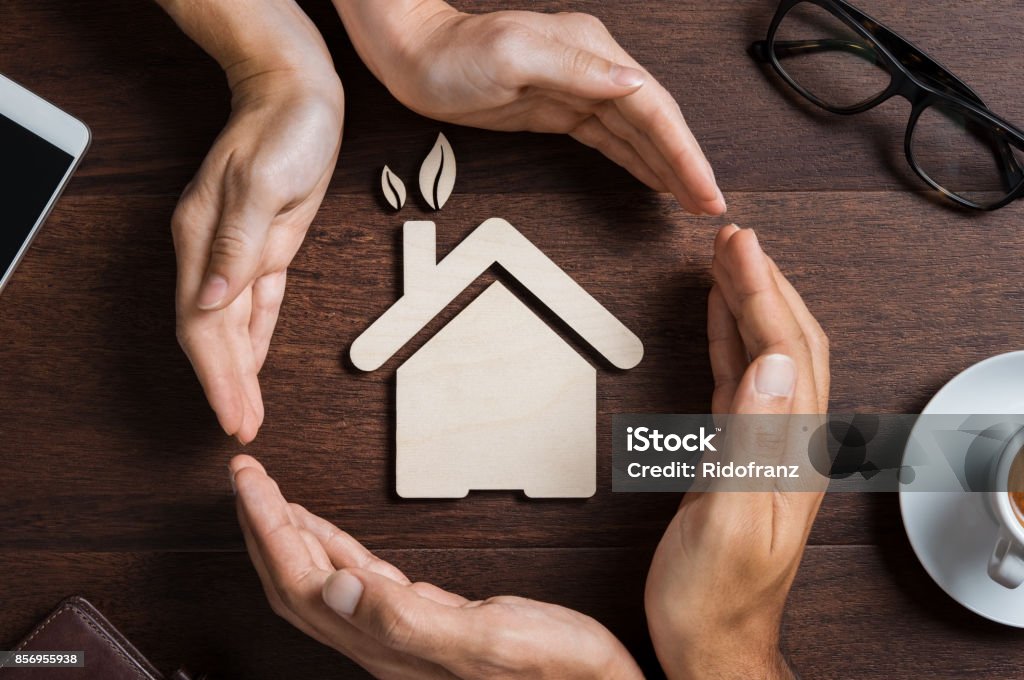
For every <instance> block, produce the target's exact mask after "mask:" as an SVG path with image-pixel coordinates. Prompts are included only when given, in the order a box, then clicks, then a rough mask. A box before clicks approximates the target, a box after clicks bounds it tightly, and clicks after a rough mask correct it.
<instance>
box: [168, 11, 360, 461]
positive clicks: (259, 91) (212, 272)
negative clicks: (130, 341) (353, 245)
mask: <svg viewBox="0 0 1024 680" xmlns="http://www.w3.org/2000/svg"><path fill="white" fill-rule="evenodd" d="M161 3H162V4H163V5H164V6H165V7H166V9H167V10H168V12H169V13H170V14H171V16H172V17H173V18H174V19H175V20H176V21H177V22H178V23H179V25H181V27H182V28H183V29H184V30H185V31H186V32H187V33H189V35H190V36H192V37H193V38H194V39H195V40H196V41H197V42H198V43H199V44H200V45H201V46H202V47H204V48H205V49H206V50H207V51H208V52H210V54H211V55H212V56H214V57H215V58H216V59H217V60H218V61H219V62H220V64H221V66H223V67H224V69H225V73H226V74H227V77H228V83H229V85H230V86H231V89H232V111H231V117H230V119H229V120H228V123H227V127H225V129H224V131H223V132H222V133H221V134H220V136H219V137H218V138H217V140H216V141H215V142H214V144H213V148H212V149H211V150H210V152H209V154H208V155H207V157H206V159H205V160H204V161H203V164H202V166H201V167H200V168H199V171H198V173H197V174H196V176H195V178H194V179H193V180H192V182H191V183H190V184H189V185H188V187H186V189H185V191H184V194H183V195H182V197H181V200H180V202H179V203H178V207H177V209H176V210H175V213H174V217H173V218H172V230H173V233H174V248H175V252H176V254H177V258H178V284H177V318H178V323H177V328H178V340H179V342H180V343H181V346H182V348H183V349H184V350H185V353H186V354H187V355H188V357H189V360H190V361H191V362H192V366H193V367H194V368H195V371H196V374H197V375H198V376H199V380H200V382H201V383H202V385H203V389H204V390H205V391H206V397H207V399H208V400H209V402H210V405H211V406H212V407H213V409H214V411H216V413H217V418H218V420H219V421H220V424H221V427H223V428H224V431H225V432H227V433H228V434H229V435H234V436H236V437H237V438H238V439H239V441H241V442H242V443H247V442H249V441H251V440H252V439H253V438H254V437H255V436H256V432H257V430H258V429H259V427H260V425H261V424H262V422H263V400H262V397H261V395H260V386H259V381H258V379H257V375H258V374H259V371H260V369H261V368H262V366H263V362H264V360H265V359H266V356H267V350H268V348H269V346H270V338H271V335H272V334H273V332H274V326H275V325H276V323H277V317H278V312H279V311H280V307H281V301H282V299H283V297H284V288H285V276H286V272H287V269H288V266H289V264H290V263H291V261H292V258H293V257H294V256H295V253H296V251H297V250H298V248H299V246H300V245H301V244H302V240H303V238H304V237H305V234H306V230H307V229H308V228H309V224H310V222H311V221H312V220H313V217H314V216H315V215H316V212H317V210H318V209H319V207H320V203H321V201H322V200H323V197H324V194H325V192H326V191H327V185H328V183H329V182H330V179H331V176H332V174H333V172H334V167H335V164H336V162H337V158H338V151H339V149H340V145H341V131H342V120H343V115H344V110H343V94H342V89H341V82H340V81H339V80H338V76H337V74H336V73H335V71H334V67H333V64H332V63H331V59H330V56H329V54H328V52H327V48H326V45H324V43H323V39H322V38H321V37H320V34H319V33H318V32H317V30H316V28H315V27H314V26H313V25H312V23H311V22H310V21H309V19H308V18H307V17H306V16H305V15H304V14H303V13H302V11H301V10H299V9H298V7H297V6H295V5H294V3H292V2H290V0H282V1H272V0H269V1H268V0H254V1H252V2H249V1H243V0H213V1H211V2H205V3H200V2H194V1H192V2H190V1H187V0H161Z"/></svg>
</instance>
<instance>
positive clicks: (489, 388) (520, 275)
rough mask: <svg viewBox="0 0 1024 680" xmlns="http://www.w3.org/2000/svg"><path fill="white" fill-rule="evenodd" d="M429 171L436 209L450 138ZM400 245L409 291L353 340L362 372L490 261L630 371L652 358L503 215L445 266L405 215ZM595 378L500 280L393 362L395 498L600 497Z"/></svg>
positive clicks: (388, 186)
mask: <svg viewBox="0 0 1024 680" xmlns="http://www.w3.org/2000/svg"><path fill="white" fill-rule="evenodd" d="M431 156H435V158H434V159H433V160H432V158H431ZM438 158H439V159H440V160H441V162H440V163H438V162H437V160H438ZM424 168H425V170H424V169H423V168H421V172H420V189H421V192H423V191H424V190H426V192H430V193H429V194H428V193H424V198H426V199H427V202H428V203H429V204H430V205H431V206H432V207H435V208H440V207H441V206H442V205H443V204H444V201H445V200H447V198H448V196H449V195H450V193H451V187H452V186H453V184H454V168H455V164H454V155H453V154H452V153H451V147H450V146H449V145H448V142H447V140H445V139H444V137H443V135H442V136H440V137H439V138H438V143H437V144H435V146H434V150H433V151H431V155H430V156H428V157H427V160H426V161H425V162H424ZM446 173H447V174H448V175H450V176H447V177H445V176H441V177H438V176H437V175H439V174H440V175H445V174H446ZM381 184H382V189H383V190H384V193H385V197H386V198H387V199H388V202H389V203H391V205H392V206H393V207H395V208H399V207H401V204H402V203H404V199H405V188H404V186H402V185H401V181H400V180H398V178H397V177H395V176H394V175H393V174H392V173H391V171H390V170H389V169H388V168H385V170H384V173H383V175H382V178H381ZM438 188H440V189H441V191H440V192H438V191H437V190H438ZM399 196H400V198H401V200H397V199H398V198H399ZM392 198H394V199H396V200H394V201H393V200H392ZM403 251H404V252H403V279H404V281H403V293H402V297H401V298H400V299H399V300H398V301H397V302H396V303H395V304H394V305H392V306H391V307H390V308H389V309H388V310H387V311H386V312H384V314H383V315H382V316H381V317H380V318H378V319H377V320H376V321H375V322H373V324H371V325H370V327H369V328H367V329H366V330H365V331H364V332H363V333H362V334H361V335H360V336H359V337H358V338H356V340H355V341H354V342H353V343H352V347H351V349H350V356H351V359H352V363H353V364H355V366H356V367H357V368H359V369H360V370H363V371H374V370H377V369H379V368H380V367H381V366H382V365H383V364H384V363H385V362H387V361H388V359H390V358H391V357H392V356H394V354H395V353H396V352H398V351H399V350H400V349H401V348H402V347H403V346H404V345H405V344H406V343H407V342H409V341H410V340H412V339H413V338H414V337H415V336H416V335H417V334H418V333H419V332H420V331H421V330H422V329H423V328H424V327H425V326H426V325H427V324H428V323H429V322H430V321H431V320H432V319H433V318H434V317H435V316H436V315H437V314H438V313H440V312H442V311H443V310H445V309H446V308H447V307H448V305H450V304H451V303H452V301H453V300H455V298H456V297H458V295H459V294H460V293H461V292H462V291H463V290H465V289H466V287H467V286H469V285H471V284H472V283H473V282H474V281H476V280H477V278H479V277H480V276H481V275H482V274H484V272H486V271H487V270H488V269H489V268H490V267H491V266H493V265H495V264H498V265H500V266H501V267H502V268H503V269H504V270H505V271H506V272H508V273H509V274H510V275H511V276H512V277H514V278H515V279H516V280H517V281H518V282H519V283H520V284H521V285H522V286H523V287H524V288H526V289H527V290H528V291H529V292H530V293H531V294H532V295H533V296H534V297H536V298H537V300H539V301H540V302H541V303H542V304H543V305H545V306H546V307H548V309H550V310H551V312H553V313H554V314H555V315H556V316H557V317H558V318H559V319H561V321H562V322H564V323H565V324H566V325H567V326H568V327H569V328H570V329H572V330H573V331H574V332H575V333H576V334H577V335H578V336H579V337H580V338H582V339H583V341H584V342H586V343H587V344H588V345H590V347H591V348H593V349H594V350H595V351H596V352H597V353H598V354H599V355H600V356H602V357H604V358H605V359H606V360H607V361H608V362H610V363H611V364H612V365H614V366H616V367H617V368H620V369H629V368H633V367H634V366H636V365H637V364H638V363H640V360H641V358H642V357H643V345H642V344H641V342H640V340H639V338H637V337H636V335H634V334H633V333H632V332H630V330H629V329H628V328H626V327H625V326H624V325H623V324H622V323H621V322H620V321H619V320H618V319H616V318H615V317H614V316H613V315H612V314H611V313H610V312H609V311H608V310H607V309H605V308H604V307H603V306H602V305H601V304H600V303H599V302H598V301H597V300H595V299H594V298H593V297H592V296H591V295H590V294H589V293H587V292H586V291H585V290H584V289H583V288H582V287H580V286H579V284H577V283H576V282H575V281H573V280H572V278H571V277H569V275H568V274H566V273H565V272H564V271H562V269H561V268H559V267H558V265H556V264H555V263H554V262H553V261H551V259H549V258H548V257H547V256H546V255H545V254H544V253H543V252H541V251H540V250H539V249H538V248H537V247H536V246H535V245H534V244H533V243H531V242H530V241H529V240H528V239H527V238H526V237H525V236H523V235H522V234H521V233H520V232H519V231H518V230H517V229H516V228H515V227H513V226H512V225H511V224H509V223H508V222H506V221H505V220H503V219H500V218H491V219H489V220H486V221H485V222H483V223H482V224H481V225H480V226H479V227H477V228H476V229H475V230H474V231H473V232H472V233H471V234H470V235H469V236H467V237H466V238H465V239H464V240H463V241H462V242H461V243H460V244H458V245H457V246H456V247H455V248H454V249H453V250H452V251H451V252H450V253H449V254H448V255H447V256H446V257H445V258H444V259H442V260H441V261H440V262H438V261H437V255H436V230H435V225H434V223H433V222H429V221H409V222H406V223H405V225H404V227H403ZM596 381H597V371H596V370H595V368H594V367H593V366H592V365H591V364H590V363H589V362H588V361H587V360H586V359H585V358H584V357H582V356H580V355H579V354H578V353H577V352H576V350H575V349H574V348H573V347H572V346H571V345H569V344H567V343H566V342H565V341H564V340H563V339H562V338H561V337H560V336H559V335H558V334H557V333H555V332H554V331H553V330H552V329H551V328H550V327H549V326H548V324H547V323H546V322H545V321H543V320H542V319H541V318H540V317H539V316H538V315H537V314H536V313H535V312H534V311H533V310H532V309H531V308H530V307H529V306H528V305H527V304H526V303H525V302H523V301H522V300H521V299H520V298H519V297H517V296H516V295H514V294H513V293H512V292H510V291H509V290H508V288H506V287H505V286H504V285H502V284H501V283H500V282H494V283H492V284H491V285H490V286H488V287H487V288H486V289H485V290H484V292H483V293H481V294H480V295H479V296H477V297H476V298H475V299H474V300H473V301H472V302H470V303H469V304H468V305H467V306H466V307H465V308H464V309H463V310H462V311H460V312H459V313H458V314H457V315H456V316H455V318H453V319H452V320H451V321H450V322H448V323H447V324H446V325H445V326H444V327H443V328H442V329H441V330H440V331H438V332H437V333H436V334H435V335H434V336H433V337H432V338H430V339H429V340H428V341H427V342H426V343H425V344H424V345H423V346H422V347H421V348H420V349H419V350H418V351H417V352H416V353H415V354H413V355H412V356H411V357H410V358H409V359H408V360H407V361H406V362H405V363H403V364H402V365H401V366H400V367H399V368H398V372H397V381H396V390H397V395H396V401H395V403H396V419H397V428H396V433H397V436H396V439H397V441H396V455H397V460H396V471H397V480H396V482H397V492H398V495H399V496H401V497H403V498H461V497H463V496H466V495H467V494H468V493H469V492H470V491H472V490H498V489H500V490H522V491H524V492H525V494H526V495H527V496H529V497H532V498H579V497H589V496H592V495H593V494H594V492H595V490H596V487H597V384H596Z"/></svg>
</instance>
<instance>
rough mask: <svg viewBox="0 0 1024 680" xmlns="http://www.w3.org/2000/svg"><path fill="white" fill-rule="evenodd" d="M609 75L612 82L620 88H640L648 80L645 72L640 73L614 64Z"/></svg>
mask: <svg viewBox="0 0 1024 680" xmlns="http://www.w3.org/2000/svg"><path fill="white" fill-rule="evenodd" d="M608 75H609V76H610V77H611V79H612V82H613V83H615V84H616V85H618V86H620V87H640V86H641V85H643V84H644V81H645V80H646V78H645V77H644V72H643V71H638V70H637V69H635V68H629V67H628V66H619V65H618V64H612V67H611V70H610V71H609V72H608Z"/></svg>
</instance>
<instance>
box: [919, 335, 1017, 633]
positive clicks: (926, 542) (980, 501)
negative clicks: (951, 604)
mask: <svg viewBox="0 0 1024 680" xmlns="http://www.w3.org/2000/svg"><path fill="white" fill-rule="evenodd" d="M923 413H924V414H929V413H938V414H965V415H966V414H1020V413H1024V351H1022V352H1010V353H1008V354H1001V355H999V356H995V357H992V358H990V359H986V360H985V361H982V362H980V363H977V364H975V365H974V366H971V367H970V368H968V369H967V370H965V371H964V372H963V373H961V374H960V375H958V376H956V377H955V378H953V379H952V380H950V381H949V383H948V384H946V386H945V387H943V388H942V389H941V390H939V391H938V393H937V394H936V395H935V396H934V397H933V398H932V400H931V401H930V402H928V405H927V406H926V407H925V409H924V411H923ZM915 429H916V428H915ZM914 439H915V437H914V434H913V433H912V434H911V437H910V441H914ZM909 448H910V447H909V446H908V451H909ZM964 454H965V455H966V451H965V452H964ZM904 455H905V457H906V456H907V455H908V454H904ZM915 481H916V482H917V483H918V486H919V488H920V486H921V485H922V484H925V483H927V480H926V479H925V478H923V477H918V478H917V479H916V480H915ZM933 481H934V480H933ZM931 488H936V487H934V486H933V487H931ZM953 488H958V487H956V486H954V487H953ZM900 511H901V514H902V515H903V526H904V527H906V530H907V536H908V537H909V538H910V545H911V546H912V547H913V548H914V552H915V553H917V558H918V559H919V560H921V564H922V565H924V568H925V571H927V572H928V574H929V575H930V576H931V577H932V578H933V579H934V580H935V582H936V583H938V584H939V586H940V587H941V588H942V589H943V590H945V591H946V592H947V593H949V596H950V597H952V598H953V599H954V600H956V601H957V602H959V603H960V604H962V605H963V606H965V607H967V608H968V609H970V610H971V611H973V612H975V613H977V614H980V615H981V616H984V617H985V618H987V619H991V620H993V621H997V622H998V623H1003V624H1006V625H1008V626H1016V627H1018V628H1024V586H1021V587H1019V588H1017V589H1015V590H1010V589H1008V588H1004V587H1003V586H1001V585H999V584H997V583H996V582H995V581H993V580H992V579H991V578H989V576H988V572H987V568H988V559H989V556H990V555H991V554H992V550H993V548H994V547H995V545H996V540H997V539H996V535H997V532H998V529H997V526H996V522H995V520H994V519H993V518H992V515H991V514H990V513H989V510H988V507H987V505H986V495H985V494H984V493H972V492H954V491H920V490H918V491H914V482H913V481H912V482H910V483H909V484H906V485H905V486H903V487H901V489H900Z"/></svg>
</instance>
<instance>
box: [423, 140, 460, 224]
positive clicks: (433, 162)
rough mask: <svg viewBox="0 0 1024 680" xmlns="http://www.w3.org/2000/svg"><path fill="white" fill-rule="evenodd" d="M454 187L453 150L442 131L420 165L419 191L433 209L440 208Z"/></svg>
mask: <svg viewBox="0 0 1024 680" xmlns="http://www.w3.org/2000/svg"><path fill="white" fill-rule="evenodd" d="M454 188H455V152H454V151H452V146H451V144H449V143H448V139H447V138H446V137H445V136H444V133H440V134H438V135H437V141H436V142H434V148H433V149H431V150H430V153H428V154H427V157H426V158H424V159H423V165H421V166H420V193H421V194H422V195H423V199H424V200H425V201H426V202H427V205H429V206H430V207H431V208H433V209H434V210H440V209H441V208H443V207H444V204H445V203H446V202H447V201H448V197H449V196H451V195H452V189H454Z"/></svg>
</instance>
